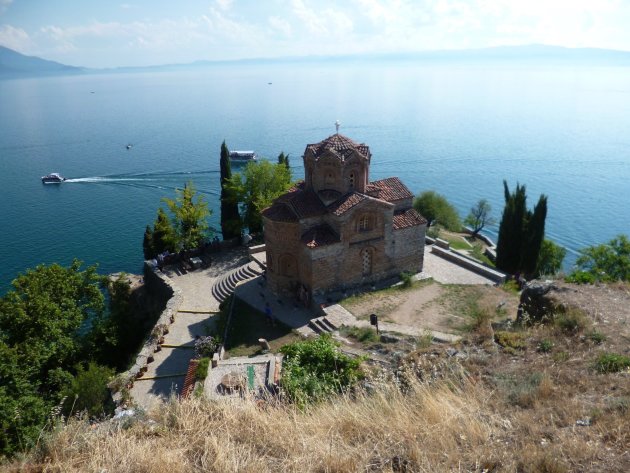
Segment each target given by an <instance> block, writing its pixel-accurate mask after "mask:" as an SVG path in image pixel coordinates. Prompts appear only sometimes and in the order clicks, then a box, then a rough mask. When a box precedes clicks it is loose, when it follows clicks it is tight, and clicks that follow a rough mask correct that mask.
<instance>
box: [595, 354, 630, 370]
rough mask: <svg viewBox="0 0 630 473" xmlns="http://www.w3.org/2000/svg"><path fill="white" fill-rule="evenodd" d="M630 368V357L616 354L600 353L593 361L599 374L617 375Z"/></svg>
mask: <svg viewBox="0 0 630 473" xmlns="http://www.w3.org/2000/svg"><path fill="white" fill-rule="evenodd" d="M627 368H630V357H628V356H624V355H619V354H617V353H600V355H599V356H598V357H597V360H596V361H595V369H596V370H597V371H599V372H600V373H618V372H619V371H623V370H625V369H627Z"/></svg>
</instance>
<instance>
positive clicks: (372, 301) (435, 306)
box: [342, 280, 518, 333]
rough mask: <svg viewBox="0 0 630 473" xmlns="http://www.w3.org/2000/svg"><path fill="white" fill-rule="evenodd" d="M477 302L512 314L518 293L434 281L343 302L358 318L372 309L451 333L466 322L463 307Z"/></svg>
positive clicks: (385, 316) (384, 317) (387, 316)
mask: <svg viewBox="0 0 630 473" xmlns="http://www.w3.org/2000/svg"><path fill="white" fill-rule="evenodd" d="M473 302H476V303H477V304H478V305H480V306H482V307H488V308H490V309H491V310H496V308H497V307H499V306H500V311H499V312H500V313H504V314H505V315H506V316H515V315H516V309H517V307H518V295H517V294H514V293H510V292H507V291H505V290H503V289H501V288H498V287H494V286H485V285H476V286H475V285H471V286H460V285H447V284H440V283H437V282H434V281H430V280H429V281H424V282H421V283H418V284H417V286H416V287H414V288H412V289H405V290H404V289H390V290H387V291H381V292H379V293H369V294H364V295H361V296H359V297H357V298H350V299H347V300H346V301H345V302H342V306H343V307H345V308H346V309H347V310H349V311H350V312H352V313H353V314H354V315H355V316H356V317H357V318H359V319H367V318H368V317H369V315H370V314H372V313H375V314H377V315H379V318H380V319H381V320H383V321H385V322H394V323H397V324H401V325H409V326H411V327H416V328H426V329H430V330H437V331H441V332H447V333H453V332H457V331H458V327H461V326H462V325H463V324H465V323H466V322H467V316H466V311H467V310H469V306H470V304H472V303H473Z"/></svg>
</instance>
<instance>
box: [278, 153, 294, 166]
mask: <svg viewBox="0 0 630 473" xmlns="http://www.w3.org/2000/svg"><path fill="white" fill-rule="evenodd" d="M278 164H284V165H285V166H286V167H287V169H290V168H291V166H290V165H289V155H288V154H284V151H282V152H281V153H280V154H279V155H278Z"/></svg>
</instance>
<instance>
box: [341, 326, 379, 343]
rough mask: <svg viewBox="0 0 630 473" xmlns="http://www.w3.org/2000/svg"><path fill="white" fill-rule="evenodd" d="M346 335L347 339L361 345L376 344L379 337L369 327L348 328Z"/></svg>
mask: <svg viewBox="0 0 630 473" xmlns="http://www.w3.org/2000/svg"><path fill="white" fill-rule="evenodd" d="M347 334H348V336H349V337H352V338H354V339H355V340H358V341H360V342H363V343H366V342H373V343H376V342H378V341H379V336H378V334H377V333H376V330H375V329H373V328H371V327H348V329H347Z"/></svg>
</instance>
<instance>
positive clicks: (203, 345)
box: [195, 336, 221, 358]
mask: <svg viewBox="0 0 630 473" xmlns="http://www.w3.org/2000/svg"><path fill="white" fill-rule="evenodd" d="M220 344H221V341H220V340H219V338H218V337H212V336H208V337H200V338H198V339H197V340H196V341H195V353H196V355H197V356H198V357H200V358H201V357H209V356H212V355H213V354H214V353H215V352H216V351H217V350H218V348H219V345H220Z"/></svg>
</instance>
